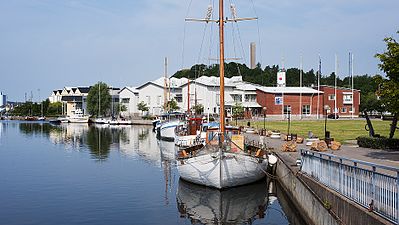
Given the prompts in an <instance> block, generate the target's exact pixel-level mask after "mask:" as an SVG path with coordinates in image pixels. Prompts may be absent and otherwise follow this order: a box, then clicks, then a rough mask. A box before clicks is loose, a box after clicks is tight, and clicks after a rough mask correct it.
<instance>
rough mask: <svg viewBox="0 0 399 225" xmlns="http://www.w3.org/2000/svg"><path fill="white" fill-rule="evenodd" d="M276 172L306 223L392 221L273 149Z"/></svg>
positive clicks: (363, 224) (330, 224)
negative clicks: (303, 169) (346, 196)
mask: <svg viewBox="0 0 399 225" xmlns="http://www.w3.org/2000/svg"><path fill="white" fill-rule="evenodd" d="M277 156H278V158H279V159H280V160H279V161H278V163H277V168H276V175H277V177H278V178H277V179H278V180H279V182H280V184H281V186H282V187H283V189H284V190H285V191H286V194H287V195H288V196H289V197H290V198H291V201H292V202H293V204H294V205H295V207H296V208H297V209H298V210H299V211H300V212H301V214H302V217H303V219H304V220H305V221H306V223H308V224H310V225H335V224H348V225H380V224H392V223H390V222H389V221H387V220H385V219H383V218H382V217H380V216H378V215H376V214H374V213H372V212H369V211H368V210H367V209H364V208H362V207H361V206H359V205H357V204H356V203H354V202H353V201H351V200H349V199H346V198H345V197H344V196H342V195H340V194H339V193H337V192H335V191H333V190H331V189H329V188H327V187H325V186H324V185H322V184H320V183H318V182H317V181H316V180H314V179H313V178H310V177H308V176H307V175H305V174H302V173H300V171H299V167H298V166H296V165H295V160H294V159H293V158H291V157H290V156H289V155H285V154H284V153H277Z"/></svg>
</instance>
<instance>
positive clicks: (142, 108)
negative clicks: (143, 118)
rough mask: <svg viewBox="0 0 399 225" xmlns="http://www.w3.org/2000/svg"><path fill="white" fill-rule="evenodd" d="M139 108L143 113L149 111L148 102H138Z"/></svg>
mask: <svg viewBox="0 0 399 225" xmlns="http://www.w3.org/2000/svg"><path fill="white" fill-rule="evenodd" d="M137 109H138V110H140V111H141V114H143V113H144V112H147V111H148V110H149V108H148V106H147V104H145V103H144V102H143V101H141V102H140V103H139V104H137Z"/></svg>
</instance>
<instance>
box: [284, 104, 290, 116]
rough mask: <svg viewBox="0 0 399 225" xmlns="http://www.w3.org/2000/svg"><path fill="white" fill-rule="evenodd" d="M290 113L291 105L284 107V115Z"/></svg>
mask: <svg viewBox="0 0 399 225" xmlns="http://www.w3.org/2000/svg"><path fill="white" fill-rule="evenodd" d="M288 113H291V105H284V114H288Z"/></svg>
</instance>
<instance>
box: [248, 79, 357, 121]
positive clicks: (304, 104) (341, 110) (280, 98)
mask: <svg viewBox="0 0 399 225" xmlns="http://www.w3.org/2000/svg"><path fill="white" fill-rule="evenodd" d="M334 93H335V91H334V87H329V86H320V92H318V91H317V90H316V89H314V88H308V87H258V88H257V90H256V96H257V102H258V104H259V105H261V106H262V108H263V109H264V108H265V107H266V115H267V116H282V117H283V118H284V117H286V115H287V114H288V112H290V114H291V115H292V117H300V116H301V115H302V117H305V118H306V117H314V118H317V117H319V118H321V117H324V114H325V112H324V106H325V105H328V106H329V107H330V110H328V111H327V113H328V114H330V113H333V112H334V105H335V100H334ZM331 99H332V100H331ZM353 103H354V105H353V106H354V107H353V108H354V109H355V111H354V116H355V117H357V116H358V115H359V103H360V92H359V91H358V90H354V102H353ZM336 104H337V113H338V115H339V116H341V117H351V116H352V90H351V89H345V88H337V103H336Z"/></svg>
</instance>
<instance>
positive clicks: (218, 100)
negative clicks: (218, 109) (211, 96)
mask: <svg viewBox="0 0 399 225" xmlns="http://www.w3.org/2000/svg"><path fill="white" fill-rule="evenodd" d="M216 104H217V105H220V94H216Z"/></svg>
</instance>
